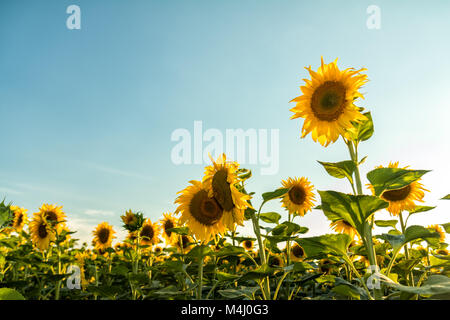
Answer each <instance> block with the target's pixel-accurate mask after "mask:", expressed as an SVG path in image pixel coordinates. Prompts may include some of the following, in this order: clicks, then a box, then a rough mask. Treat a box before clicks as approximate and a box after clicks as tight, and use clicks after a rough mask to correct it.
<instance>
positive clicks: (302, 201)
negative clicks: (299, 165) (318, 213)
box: [281, 177, 316, 216]
mask: <svg viewBox="0 0 450 320" xmlns="http://www.w3.org/2000/svg"><path fill="white" fill-rule="evenodd" d="M281 183H282V185H283V187H284V188H288V189H289V192H287V193H286V194H285V195H284V196H283V198H281V203H282V206H283V207H285V208H286V209H287V210H288V211H289V213H291V214H298V215H300V216H304V215H305V213H307V212H308V211H310V210H311V209H312V207H313V206H314V200H315V199H316V197H315V195H314V193H313V189H314V186H313V185H312V184H311V183H310V182H309V181H308V179H307V178H304V177H301V178H288V179H287V180H283V181H282V182H281Z"/></svg>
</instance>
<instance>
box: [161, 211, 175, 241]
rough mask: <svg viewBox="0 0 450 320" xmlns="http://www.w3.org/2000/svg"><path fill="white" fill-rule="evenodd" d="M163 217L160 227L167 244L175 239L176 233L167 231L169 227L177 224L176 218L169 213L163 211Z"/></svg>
mask: <svg viewBox="0 0 450 320" xmlns="http://www.w3.org/2000/svg"><path fill="white" fill-rule="evenodd" d="M163 217H164V218H163V219H162V220H161V221H160V224H161V228H162V235H163V237H164V239H166V243H167V244H172V243H174V242H175V241H177V238H178V234H176V233H174V232H171V231H169V229H172V228H176V227H177V226H178V219H177V218H176V217H175V216H174V215H173V214H171V213H163Z"/></svg>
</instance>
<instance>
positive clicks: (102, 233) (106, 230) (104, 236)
mask: <svg viewBox="0 0 450 320" xmlns="http://www.w3.org/2000/svg"><path fill="white" fill-rule="evenodd" d="M115 233H116V232H115V231H114V230H113V228H112V226H111V225H110V224H108V223H107V222H102V223H100V224H99V225H98V226H97V228H96V229H95V230H94V231H92V234H93V235H94V240H93V242H94V244H95V249H97V250H99V252H103V251H105V250H106V249H107V248H110V247H111V243H112V240H113V239H114V238H115V236H114V234H115Z"/></svg>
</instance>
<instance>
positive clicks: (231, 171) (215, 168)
mask: <svg viewBox="0 0 450 320" xmlns="http://www.w3.org/2000/svg"><path fill="white" fill-rule="evenodd" d="M210 157H211V156H210ZM211 161H212V163H213V164H212V165H211V166H207V167H206V168H205V176H204V177H203V183H204V185H205V188H206V189H207V190H209V196H210V197H214V198H215V199H216V200H217V203H218V204H219V205H220V207H221V208H222V210H223V223H224V225H225V226H226V227H227V228H228V229H230V230H234V228H235V224H238V225H241V226H242V225H244V212H245V209H246V208H248V207H250V204H249V203H248V202H247V200H250V198H251V197H250V196H249V195H246V194H244V193H242V192H240V191H239V190H238V189H237V188H236V187H235V184H236V183H238V182H239V178H238V175H237V170H238V169H239V164H238V163H237V162H232V161H227V158H226V155H225V154H222V155H221V156H219V158H218V159H217V161H214V159H212V158H211Z"/></svg>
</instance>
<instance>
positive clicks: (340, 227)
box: [330, 219, 358, 240]
mask: <svg viewBox="0 0 450 320" xmlns="http://www.w3.org/2000/svg"><path fill="white" fill-rule="evenodd" d="M330 228H331V229H333V230H334V231H336V232H338V233H346V234H348V235H349V236H350V238H352V240H353V239H355V235H358V231H357V230H356V229H355V227H353V226H352V225H351V224H350V223H349V222H347V221H345V220H344V219H341V220H337V221H334V222H332V223H331V224H330Z"/></svg>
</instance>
